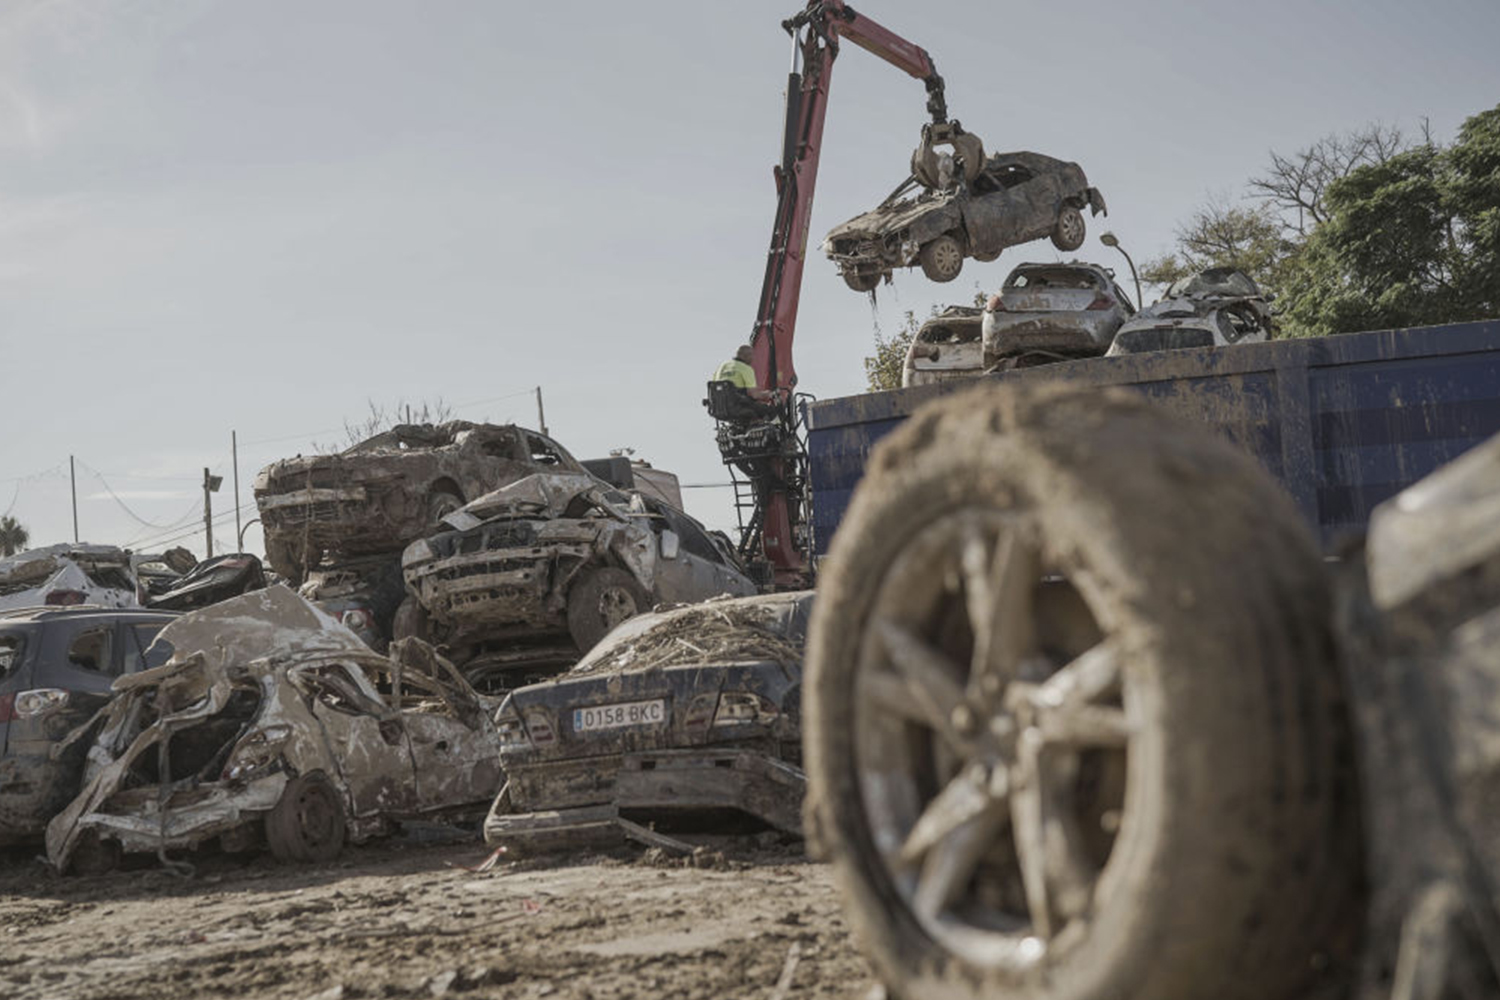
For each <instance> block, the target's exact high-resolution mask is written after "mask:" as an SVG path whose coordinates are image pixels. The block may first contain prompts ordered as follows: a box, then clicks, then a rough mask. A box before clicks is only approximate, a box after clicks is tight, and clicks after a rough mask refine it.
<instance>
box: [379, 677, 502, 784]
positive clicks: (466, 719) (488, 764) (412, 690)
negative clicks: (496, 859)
mask: <svg viewBox="0 0 1500 1000" xmlns="http://www.w3.org/2000/svg"><path fill="white" fill-rule="evenodd" d="M434 672H442V667H441V664H439V662H438V661H437V660H436V658H435V657H421V656H417V657H413V658H412V659H410V660H405V661H403V662H402V663H401V665H400V672H399V680H398V681H397V682H396V683H395V684H394V685H393V688H394V690H393V692H392V695H391V696H390V697H391V700H393V701H395V702H396V704H395V706H394V707H396V708H398V709H399V710H400V714H401V721H402V724H403V726H404V727H405V730H406V734H407V738H408V739H409V741H410V744H411V755H412V767H413V769H414V771H415V775H416V797H417V808H418V809H419V810H420V811H422V812H433V811H437V810H442V809H451V808H454V807H457V806H464V805H471V804H474V803H480V802H482V803H485V804H488V803H489V802H490V801H491V800H493V799H494V797H495V795H496V793H498V792H499V790H500V781H501V774H500V759H499V750H498V744H497V743H496V741H495V736H494V730H493V727H492V726H491V725H490V723H489V720H488V718H487V717H486V716H485V712H484V707H483V705H482V704H481V703H480V701H479V698H478V697H477V696H476V695H475V694H474V691H473V689H472V688H470V687H468V685H467V684H465V683H464V682H463V680H462V678H459V677H456V676H433V673H434Z"/></svg>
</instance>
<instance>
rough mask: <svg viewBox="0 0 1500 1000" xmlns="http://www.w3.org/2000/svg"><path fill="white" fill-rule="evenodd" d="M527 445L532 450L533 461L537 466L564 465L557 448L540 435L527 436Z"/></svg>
mask: <svg viewBox="0 0 1500 1000" xmlns="http://www.w3.org/2000/svg"><path fill="white" fill-rule="evenodd" d="M526 445H527V447H528V448H530V450H531V460H532V461H533V462H535V463H536V464H537V465H562V464H563V460H562V456H561V455H559V454H558V453H557V447H556V446H555V445H553V444H552V442H551V441H548V440H547V439H546V438H544V437H542V436H541V435H539V434H528V435H526Z"/></svg>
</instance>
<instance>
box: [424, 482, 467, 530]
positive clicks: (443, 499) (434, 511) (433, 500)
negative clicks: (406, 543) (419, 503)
mask: <svg viewBox="0 0 1500 1000" xmlns="http://www.w3.org/2000/svg"><path fill="white" fill-rule="evenodd" d="M463 505H464V498H463V497H461V496H459V495H458V494H456V493H450V492H448V491H447V490H433V491H432V492H431V493H429V494H427V526H428V527H430V528H435V527H437V526H438V524H440V523H441V522H442V520H443V518H445V517H447V516H448V515H449V514H451V513H453V512H454V511H455V510H458V508H460V507H462V506H463Z"/></svg>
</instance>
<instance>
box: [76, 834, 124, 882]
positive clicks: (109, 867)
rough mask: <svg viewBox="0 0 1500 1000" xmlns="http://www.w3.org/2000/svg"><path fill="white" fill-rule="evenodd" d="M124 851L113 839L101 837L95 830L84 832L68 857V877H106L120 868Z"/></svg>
mask: <svg viewBox="0 0 1500 1000" xmlns="http://www.w3.org/2000/svg"><path fill="white" fill-rule="evenodd" d="M123 857H124V851H123V850H122V849H121V847H120V842H119V841H118V840H115V839H114V838H113V837H101V836H99V833H98V831H97V830H85V831H84V832H83V834H82V835H80V836H79V838H78V843H77V844H75V845H74V847H73V852H72V854H70V855H69V856H68V874H70V875H107V874H109V873H110V872H112V871H114V870H115V869H117V868H119V867H120V861H121V859H122V858H123Z"/></svg>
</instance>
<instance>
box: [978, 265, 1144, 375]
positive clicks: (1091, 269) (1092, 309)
mask: <svg viewBox="0 0 1500 1000" xmlns="http://www.w3.org/2000/svg"><path fill="white" fill-rule="evenodd" d="M1134 315H1135V306H1134V305H1132V304H1131V302H1130V299H1129V298H1127V297H1126V295H1125V293H1124V292H1123V291H1122V290H1121V289H1120V286H1119V285H1117V284H1115V276H1114V272H1113V271H1111V270H1110V269H1109V268H1107V267H1101V266H1099V265H1098V264H1090V263H1086V262H1084V261H1076V260H1075V261H1070V262H1068V263H1066V264H1062V263H1053V264H1021V265H1019V266H1018V267H1016V269H1015V270H1013V271H1011V272H1010V276H1009V277H1007V278H1006V279H1005V284H1004V285H1002V286H1001V288H1000V291H999V293H997V294H995V295H992V296H990V300H989V302H988V304H986V305H985V309H984V326H983V337H984V367H985V368H987V369H988V368H991V367H993V366H995V365H997V364H1000V363H1001V362H1003V361H1011V362H1013V363H1014V366H1015V367H1024V366H1025V365H1026V364H1028V363H1031V364H1034V363H1039V362H1041V363H1044V362H1047V361H1060V360H1066V359H1069V358H1085V357H1094V356H1097V355H1100V354H1103V353H1104V352H1105V351H1107V350H1108V349H1109V345H1110V342H1111V341H1112V340H1113V339H1114V336H1115V331H1117V330H1118V329H1120V326H1121V325H1122V324H1123V323H1125V321H1126V320H1128V319H1130V317H1132V316H1134Z"/></svg>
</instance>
